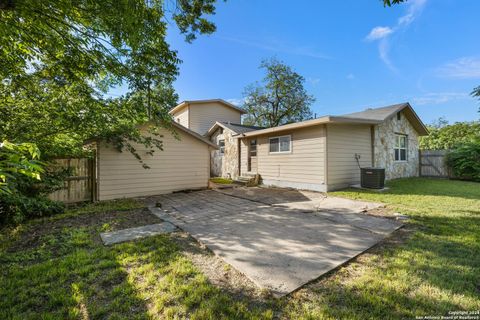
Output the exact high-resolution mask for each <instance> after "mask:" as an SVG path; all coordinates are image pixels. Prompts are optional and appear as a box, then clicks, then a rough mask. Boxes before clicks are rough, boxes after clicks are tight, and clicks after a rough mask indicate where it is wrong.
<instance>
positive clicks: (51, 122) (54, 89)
mask: <svg viewBox="0 0 480 320" xmlns="http://www.w3.org/2000/svg"><path fill="white" fill-rule="evenodd" d="M214 3H215V0H178V1H173V0H172V1H162V0H118V1H109V0H107V1H90V0H77V1H61V0H45V1H36V0H8V1H1V4H0V77H1V80H0V114H1V115H2V119H1V120H2V126H1V127H0V139H2V140H3V139H8V140H10V141H12V142H28V141H29V142H37V143H38V144H39V146H40V148H41V149H43V148H45V149H46V150H45V151H46V152H43V153H42V154H44V155H48V154H49V153H51V152H50V151H52V149H55V148H56V147H58V146H59V145H60V146H61V145H62V144H64V140H66V141H68V143H71V145H72V146H73V145H75V146H76V147H78V146H81V142H82V140H83V139H84V138H87V137H91V136H112V135H113V134H115V135H116V137H117V138H118V137H120V139H121V140H122V141H123V143H119V145H128V142H127V141H128V140H127V139H128V138H136V140H137V142H142V143H146V144H148V143H149V141H147V140H145V139H144V137H142V136H141V135H139V134H138V130H137V131H136V124H138V123H139V122H142V121H145V120H148V119H152V120H153V121H154V122H155V123H157V124H159V123H160V121H162V120H168V119H169V118H168V116H167V111H168V107H170V106H171V105H172V104H175V102H176V99H177V96H176V94H175V93H174V91H173V88H172V82H173V81H174V79H175V77H176V76H177V74H178V67H177V66H178V64H179V63H180V60H179V59H178V57H177V53H176V52H175V51H173V50H171V49H170V47H169V45H168V43H167V42H166V40H165V37H166V32H167V26H168V24H169V21H170V18H171V19H172V20H173V21H174V22H175V23H176V25H177V27H178V29H179V30H180V32H181V33H183V34H184V35H185V38H186V40H187V41H193V40H194V39H195V37H196V35H197V34H199V33H212V32H214V30H215V25H214V24H212V23H211V22H209V21H208V20H206V19H205V17H204V15H208V14H214V12H215V7H214ZM170 24H171V23H170ZM122 84H123V85H124V86H125V87H127V88H128V92H127V93H126V94H125V95H124V96H122V97H116V98H111V97H109V96H108V94H107V93H108V91H109V90H110V89H111V88H112V87H115V86H119V85H122ZM117 140H118V139H117ZM55 142H57V143H56V144H55ZM151 142H152V141H150V143H151ZM157 142H158V141H157ZM154 144H159V143H154ZM154 144H150V145H152V146H153V145H154ZM67 145H68V144H67ZM77 150H78V148H77Z"/></svg>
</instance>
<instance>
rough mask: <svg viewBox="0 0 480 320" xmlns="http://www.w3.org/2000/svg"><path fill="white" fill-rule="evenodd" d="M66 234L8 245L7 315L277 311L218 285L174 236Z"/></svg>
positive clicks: (1, 284) (0, 313)
mask: <svg viewBox="0 0 480 320" xmlns="http://www.w3.org/2000/svg"><path fill="white" fill-rule="evenodd" d="M63 233H65V234H67V235H68V236H65V235H64V236H60V235H58V234H55V235H49V234H47V235H45V237H44V239H43V240H42V241H41V242H43V245H40V246H36V247H35V248H31V250H30V251H27V253H26V254H25V255H22V253H21V252H1V255H0V266H1V269H2V270H1V271H0V296H1V297H2V299H0V319H10V318H21V319H37V318H49V319H50V318H53V319H77V318H85V319H102V318H122V319H132V318H135V319H150V318H152V317H154V318H155V317H157V318H175V317H179V318H183V317H196V318H198V319H216V318H236V319H250V318H255V317H258V318H262V319H263V318H270V316H269V314H270V313H269V311H268V310H266V309H265V308H263V309H262V310H260V309H259V308H252V309H249V308H248V307H247V306H246V305H247V302H246V301H245V300H244V299H239V300H234V299H232V295H233V294H232V293H229V292H222V291H221V290H220V289H218V288H216V287H214V286H213V285H211V284H210V283H209V282H208V280H207V279H206V277H205V276H204V275H202V274H201V273H200V272H199V271H198V270H197V269H196V268H195V267H194V266H193V264H192V263H191V262H190V261H189V260H188V259H187V258H185V257H184V256H183V255H182V254H181V250H179V248H178V246H176V245H175V244H174V243H173V242H172V240H170V239H169V237H168V236H157V237H151V238H148V239H143V240H139V241H135V242H128V243H123V244H118V245H115V246H111V247H104V246H103V245H101V244H99V243H98V242H97V241H94V240H95V239H94V237H96V236H98V235H97V230H96V229H95V231H93V232H92V229H88V228H83V229H80V231H75V232H74V231H72V229H65V230H63ZM54 238H55V239H57V241H52V239H54ZM59 240H61V242H64V245H63V246H62V245H60V246H59V243H58V242H59ZM49 241H50V242H51V243H49ZM42 250H43V251H42ZM38 251H41V252H38ZM32 254H33V255H34V259H31V256H32ZM24 261H29V262H28V264H27V265H24V264H23V262H24Z"/></svg>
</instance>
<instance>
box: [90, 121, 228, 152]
mask: <svg viewBox="0 0 480 320" xmlns="http://www.w3.org/2000/svg"><path fill="white" fill-rule="evenodd" d="M146 123H148V122H146ZM146 123H144V124H143V125H145V124H146ZM170 123H171V124H172V126H173V127H174V128H176V129H179V130H181V131H183V132H185V133H186V134H188V135H191V136H192V137H194V138H195V139H198V140H200V141H201V142H203V143H206V144H208V145H209V146H211V147H213V148H215V149H218V146H217V145H216V144H215V143H213V142H211V141H210V140H208V139H207V138H205V137H204V136H202V135H200V134H198V133H196V132H195V131H192V130H190V129H188V128H187V127H184V126H182V125H181V124H179V123H176V122H174V121H171V122H170ZM139 126H142V125H139ZM101 139H102V137H94V138H90V139H87V140H85V141H84V142H83V143H84V144H90V143H92V142H95V141H99V140H101Z"/></svg>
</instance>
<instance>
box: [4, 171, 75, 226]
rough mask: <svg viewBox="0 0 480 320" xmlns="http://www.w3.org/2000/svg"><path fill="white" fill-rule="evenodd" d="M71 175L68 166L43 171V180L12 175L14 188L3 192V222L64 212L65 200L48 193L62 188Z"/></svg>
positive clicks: (12, 186)
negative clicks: (62, 200) (53, 198)
mask: <svg viewBox="0 0 480 320" xmlns="http://www.w3.org/2000/svg"><path fill="white" fill-rule="evenodd" d="M69 174H70V172H69V171H68V170H67V169H55V168H53V169H50V168H46V169H45V170H43V171H42V173H41V174H40V179H36V178H34V177H30V176H25V175H23V174H17V173H14V174H12V179H11V180H10V191H9V192H8V193H3V194H2V193H0V224H7V223H13V224H17V223H20V222H22V221H24V220H27V219H31V218H38V217H45V216H49V215H54V214H59V213H63V212H64V209H65V206H64V205H63V203H61V202H57V201H53V200H50V199H48V197H47V196H48V194H50V193H51V192H53V191H55V190H58V189H59V188H60V187H61V185H62V184H63V181H64V179H65V177H67V176H68V175H69Z"/></svg>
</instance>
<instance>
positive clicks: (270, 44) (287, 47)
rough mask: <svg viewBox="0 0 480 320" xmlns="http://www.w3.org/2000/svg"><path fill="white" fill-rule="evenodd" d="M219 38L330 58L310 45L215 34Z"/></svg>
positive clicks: (313, 56) (278, 50)
mask: <svg viewBox="0 0 480 320" xmlns="http://www.w3.org/2000/svg"><path fill="white" fill-rule="evenodd" d="M216 37H218V38H219V39H222V40H226V41H230V42H235V43H239V44H242V45H245V46H249V47H255V48H259V49H262V50H267V51H273V52H276V53H278V52H282V53H286V54H293V55H297V56H303V57H308V58H314V59H331V57H329V56H328V55H326V54H324V53H322V52H319V51H317V50H315V49H314V48H313V47H310V46H297V45H292V44H287V43H283V42H281V41H275V40H273V41H272V40H262V41H260V42H259V41H252V40H246V39H240V38H235V37H228V36H220V35H217V36H216Z"/></svg>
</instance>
